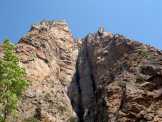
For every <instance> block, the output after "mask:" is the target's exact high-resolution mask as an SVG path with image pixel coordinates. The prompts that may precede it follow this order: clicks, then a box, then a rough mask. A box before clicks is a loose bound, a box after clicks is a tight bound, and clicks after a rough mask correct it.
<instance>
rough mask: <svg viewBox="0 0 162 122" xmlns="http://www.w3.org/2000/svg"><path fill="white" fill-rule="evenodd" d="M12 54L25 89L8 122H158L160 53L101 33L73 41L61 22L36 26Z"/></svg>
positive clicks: (161, 86) (160, 107)
mask: <svg viewBox="0 0 162 122" xmlns="http://www.w3.org/2000/svg"><path fill="white" fill-rule="evenodd" d="M0 52H1V53H0V57H3V49H2V47H0ZM16 53H17V54H18V56H19V58H20V61H21V62H20V65H21V66H22V67H24V68H25V69H26V73H27V75H26V79H28V80H29V86H28V88H27V89H26V90H25V92H24V93H23V96H22V99H21V101H20V102H19V107H18V116H17V118H16V119H10V120H11V122H12V121H16V122H29V121H31V120H37V121H40V122H162V52H161V51H159V50H158V49H155V48H154V47H151V46H148V45H144V44H142V43H140V42H137V41H133V40H130V39H128V38H126V37H124V36H122V35H119V34H112V33H110V32H105V30H104V28H103V27H101V28H99V30H98V31H97V32H96V33H91V34H88V35H87V36H86V37H85V38H82V39H74V38H73V36H72V34H71V32H70V31H69V28H68V25H67V24H66V23H65V22H64V21H42V22H40V23H39V24H35V25H32V27H31V29H30V31H29V32H28V33H27V34H26V35H25V36H24V37H22V38H21V39H20V41H19V43H18V44H17V48H16Z"/></svg>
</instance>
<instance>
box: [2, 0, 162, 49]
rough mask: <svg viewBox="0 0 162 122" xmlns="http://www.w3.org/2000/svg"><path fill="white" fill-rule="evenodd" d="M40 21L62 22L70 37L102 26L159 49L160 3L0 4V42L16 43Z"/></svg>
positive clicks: (73, 0)
mask: <svg viewBox="0 0 162 122" xmlns="http://www.w3.org/2000/svg"><path fill="white" fill-rule="evenodd" d="M43 19H50V20H52V19H65V20H66V21H67V22H68V24H69V26H70V29H71V31H72V32H73V35H74V37H84V36H85V35H86V34H87V33H89V32H95V31H96V30H97V29H98V27H99V26H104V27H105V29H106V31H111V32H114V33H120V34H123V35H125V36H127V37H129V38H131V39H134V40H139V41H142V42H144V43H147V44H151V45H153V46H155V47H157V48H160V49H162V0H0V40H1V41H2V39H4V38H10V39H11V40H12V41H13V42H17V41H18V40H19V39H20V37H22V36H23V35H24V34H25V33H26V32H27V31H28V30H29V28H30V26H31V24H33V23H37V22H39V21H41V20H43Z"/></svg>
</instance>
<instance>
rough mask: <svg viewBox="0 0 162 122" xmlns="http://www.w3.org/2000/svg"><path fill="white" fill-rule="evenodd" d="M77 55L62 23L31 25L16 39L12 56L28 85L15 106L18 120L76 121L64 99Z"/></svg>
mask: <svg viewBox="0 0 162 122" xmlns="http://www.w3.org/2000/svg"><path fill="white" fill-rule="evenodd" d="M77 52H78V51H77V49H76V48H75V47H74V41H73V37H72V34H71V33H70V31H69V29H68V26H67V24H66V23H65V22H63V21H43V22H41V23H39V24H36V25H33V26H32V28H31V30H30V31H29V32H28V33H27V34H26V35H25V36H24V37H23V38H22V39H21V40H20V42H19V43H18V44H17V49H16V53H17V54H18V55H19V57H20V60H21V62H22V63H21V64H22V66H23V67H24V68H25V69H26V72H27V79H28V80H29V81H30V84H29V87H28V88H27V90H26V91H25V93H24V95H23V98H22V100H21V103H20V105H19V113H20V115H19V118H18V120H19V121H21V122H23V121H27V120H30V119H32V118H36V119H37V120H39V121H41V122H70V121H72V120H77V117H76V114H75V112H74V111H73V109H72V107H71V103H70V100H69V98H68V96H67V87H68V85H69V84H70V82H71V79H72V77H73V75H74V73H75V62H76V61H75V60H76V57H77ZM18 120H17V121H18Z"/></svg>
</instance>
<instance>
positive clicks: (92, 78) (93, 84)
mask: <svg viewBox="0 0 162 122" xmlns="http://www.w3.org/2000/svg"><path fill="white" fill-rule="evenodd" d="M85 52H86V53H85V54H86V58H87V62H88V66H89V69H90V72H89V73H90V78H91V81H92V87H93V94H94V96H96V82H95V79H94V76H93V72H92V71H93V67H92V64H91V60H90V56H89V53H88V46H87V41H86V47H85Z"/></svg>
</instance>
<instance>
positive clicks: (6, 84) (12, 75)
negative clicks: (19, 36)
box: [0, 40, 27, 122]
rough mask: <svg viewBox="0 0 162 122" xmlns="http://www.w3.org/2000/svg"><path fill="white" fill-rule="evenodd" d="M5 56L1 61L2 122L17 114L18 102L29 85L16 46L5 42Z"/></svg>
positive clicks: (0, 98)
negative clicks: (20, 64)
mask: <svg viewBox="0 0 162 122" xmlns="http://www.w3.org/2000/svg"><path fill="white" fill-rule="evenodd" d="M2 46H3V51H4V52H3V53H4V56H3V57H2V58H1V59H0V122H5V121H6V118H7V116H8V115H10V116H13V115H14V114H15V113H16V108H17V102H18V100H19V98H20V96H21V93H22V92H23V90H24V88H25V87H26V85H27V81H26V80H25V79H24V78H25V70H24V69H23V68H21V67H20V66H19V59H18V57H17V56H16V53H15V45H13V44H11V43H10V41H9V40H5V41H4V42H3V45H2Z"/></svg>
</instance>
